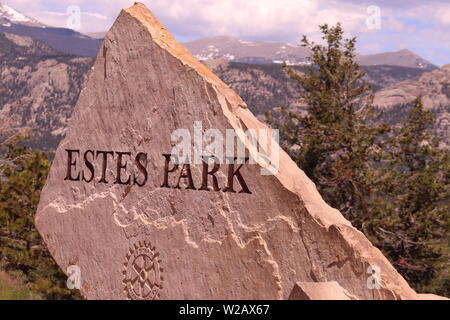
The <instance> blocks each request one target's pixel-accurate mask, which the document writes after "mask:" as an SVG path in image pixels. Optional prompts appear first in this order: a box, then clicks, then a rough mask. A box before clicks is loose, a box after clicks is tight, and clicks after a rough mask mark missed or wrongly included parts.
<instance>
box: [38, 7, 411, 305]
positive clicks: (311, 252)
mask: <svg viewBox="0 0 450 320" xmlns="http://www.w3.org/2000/svg"><path fill="white" fill-rule="evenodd" d="M199 121H200V122H201V123H202V126H203V131H205V130H207V129H217V130H219V131H220V132H221V133H223V134H224V135H225V131H226V130H227V129H232V130H238V129H243V130H247V129H267V127H266V126H265V125H264V124H262V123H260V122H259V121H258V120H257V119H256V118H255V117H254V116H253V115H252V113H251V112H250V111H249V110H248V108H247V106H246V104H245V103H244V102H243V101H242V99H241V98H240V97H239V96H237V95H236V94H235V93H234V92H233V91H232V90H231V89H230V88H228V87H227V86H226V85H225V84H224V83H223V82H222V81H220V80H219V79H218V78H217V77H216V76H215V75H214V74H213V73H212V72H211V71H209V70H208V69H207V68H206V67H205V66H204V65H202V64H201V63H200V62H198V61H197V60H196V59H195V58H194V57H193V56H192V55H191V54H190V53H189V52H188V51H187V50H186V49H185V48H184V47H183V46H182V45H181V44H179V43H178V42H177V41H175V40H174V39H173V37H172V36H171V35H170V34H169V32H168V31H167V30H166V29H165V28H164V27H163V26H162V25H161V24H160V23H159V22H158V21H157V20H156V18H155V17H154V16H153V15H152V14H151V13H150V12H149V11H148V9H146V8H145V6H143V5H142V4H136V5H134V6H133V7H131V8H129V9H125V10H123V11H122V12H121V13H120V15H119V17H118V18H117V21H116V22H115V23H114V25H113V27H112V28H111V30H110V31H109V32H108V34H107V35H106V38H105V41H104V43H103V45H102V47H101V49H100V53H99V56H98V57H97V60H96V62H95V65H94V67H93V70H92V72H91V74H90V76H89V79H88V83H87V86H86V88H85V89H84V90H83V91H82V93H81V95H80V98H79V101H78V104H77V106H76V109H75V111H74V115H73V118H72V120H71V123H70V126H69V129H68V133H67V136H66V138H65V140H64V141H63V142H62V143H61V145H60V146H59V148H58V150H57V153H56V156H55V160H54V162H53V165H52V168H51V171H50V174H49V177H48V181H47V183H46V186H45V188H44V190H43V191H42V195H41V202H40V204H39V209H38V213H37V216H36V225H37V227H38V229H39V232H40V233H41V235H42V237H43V239H44V240H45V242H46V243H47V245H48V247H49V249H50V252H51V254H52V255H53V257H54V258H55V260H56V261H57V263H58V264H59V265H60V267H61V268H62V269H63V270H64V271H66V270H67V268H68V267H70V266H72V265H76V266H78V267H79V268H80V269H79V270H80V271H81V292H82V294H83V295H84V296H85V297H86V298H88V299H287V298H288V297H289V296H290V294H291V291H292V289H293V288H294V285H295V283H297V282H328V281H336V282H337V283H338V284H339V285H340V286H341V287H342V288H343V289H345V290H346V292H348V293H349V294H351V295H352V296H355V297H356V298H358V299H416V298H418V295H417V294H416V293H415V292H414V291H413V290H412V289H411V288H410V287H409V285H408V284H407V283H406V282H405V280H404V279H403V278H402V277H401V276H400V275H399V274H398V273H397V272H396V271H395V269H394V268H393V267H392V265H391V264H390V263H389V262H388V260H387V259H386V258H385V257H384V256H383V255H382V254H381V252H380V251H379V250H378V249H376V248H375V247H373V246H372V244H371V243H370V242H369V241H368V240H367V239H366V238H365V237H364V235H363V234H362V233H360V232H359V231H357V230H356V229H355V228H353V227H352V226H351V224H350V223H349V222H348V221H347V220H346V219H344V217H343V216H342V215H341V213H340V212H339V211H337V210H335V209H333V208H331V207H329V206H328V205H327V204H326V203H325V202H324V201H323V199H322V198H321V196H320V195H319V193H318V192H317V190H316V188H315V186H314V184H313V183H312V182H311V181H310V180H309V179H308V178H307V177H306V175H305V174H304V173H303V172H302V171H301V170H300V169H299V168H298V167H297V166H296V164H295V163H294V162H293V161H292V160H291V159H290V158H289V157H288V155H287V154H286V153H284V152H283V151H282V150H280V149H279V147H278V145H276V149H275V151H279V167H278V171H277V172H276V174H274V175H262V174H261V168H262V166H263V163H262V162H257V163H254V164H249V163H247V164H245V165H243V166H242V167H240V169H239V170H240V171H239V172H238V173H239V174H240V176H239V174H237V173H236V172H235V171H236V170H237V168H238V167H237V166H236V167H234V168H233V170H232V171H231V181H232V182H234V186H233V188H234V189H235V191H241V193H239V192H235V193H233V192H230V191H231V189H233V188H228V189H227V188H226V186H228V187H230V185H229V184H230V166H229V165H221V166H220V169H219V170H218V171H217V172H216V178H217V182H218V183H217V186H215V185H214V178H213V177H211V176H209V175H206V177H207V178H209V180H208V183H209V189H210V190H209V191H208V190H198V189H204V188H201V185H202V183H201V182H203V181H202V173H203V169H204V168H203V165H199V164H193V165H192V166H191V167H190V168H189V169H190V174H191V175H192V177H193V179H192V180H193V181H190V179H189V172H188V169H187V168H185V167H184V166H183V167H181V165H180V166H179V168H178V170H175V169H174V170H173V172H170V173H168V174H167V176H168V179H167V181H165V179H164V178H165V172H166V171H172V170H171V169H172V167H173V164H172V163H170V162H169V163H168V164H167V163H166V160H167V159H166V158H165V156H163V155H167V154H171V152H172V148H173V146H174V142H173V140H172V139H171V135H172V133H173V132H174V131H175V130H177V129H183V128H186V129H188V130H191V131H193V130H194V126H195V124H196V123H198V122H199ZM241 138H242V137H241ZM242 139H244V138H242ZM262 142H263V141H261V140H260V138H258V143H262ZM247 151H248V152H250V153H251V152H252V151H251V150H250V149H249V150H247ZM168 160H169V161H170V160H171V158H169V159H168ZM166 165H167V167H166ZM181 169H183V171H181ZM207 169H208V168H207ZM227 170H228V171H227ZM233 173H236V174H233ZM180 174H183V175H184V177H182V178H181V179H179V175H180ZM242 180H244V181H242ZM177 181H181V182H182V183H181V184H180V186H179V188H174V186H176V184H177ZM244 185H245V186H244ZM167 186H168V187H167ZM214 186H215V187H216V188H212V187H214ZM218 188H220V189H221V190H219V191H215V190H214V189H218ZM373 266H376V268H375V269H376V270H379V278H377V279H380V281H379V284H380V285H379V286H375V287H374V286H372V285H368V283H369V282H370V281H369V280H370V277H373V275H372V274H370V273H369V274H368V273H367V271H368V268H369V270H374V268H373ZM370 268H372V269H370ZM377 268H378V269H377ZM377 277H378V275H377Z"/></svg>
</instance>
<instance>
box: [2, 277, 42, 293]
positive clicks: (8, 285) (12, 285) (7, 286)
mask: <svg viewBox="0 0 450 320" xmlns="http://www.w3.org/2000/svg"><path fill="white" fill-rule="evenodd" d="M0 300H40V297H39V296H38V295H37V294H35V293H33V292H31V291H30V290H29V289H28V288H27V287H26V286H25V285H24V284H22V283H20V282H18V281H16V280H14V279H12V278H11V277H10V276H9V275H8V274H6V273H5V272H2V271H0Z"/></svg>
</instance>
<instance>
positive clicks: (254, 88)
mask: <svg viewBox="0 0 450 320" xmlns="http://www.w3.org/2000/svg"><path fill="white" fill-rule="evenodd" d="M205 64H206V65H207V66H209V67H210V68H211V69H213V70H214V72H215V73H216V74H217V75H218V76H219V77H220V78H221V79H222V80H223V81H224V82H225V83H227V84H228V85H229V86H230V87H231V88H232V89H234V90H235V91H236V92H237V93H238V94H239V95H240V96H241V97H242V98H243V99H244V100H245V101H246V102H247V104H248V106H249V108H250V109H251V110H252V111H253V112H254V113H255V114H263V113H264V112H266V111H269V110H271V109H273V108H277V107H285V108H288V109H290V110H297V111H299V112H300V111H301V110H303V109H304V107H305V106H304V105H303V104H302V103H301V101H300V100H299V92H300V91H301V88H300V86H299V85H298V84H297V83H296V82H295V81H293V80H291V79H290V78H289V77H288V76H287V75H286V74H285V72H284V71H283V69H282V68H281V66H280V65H277V64H265V65H264V64H246V63H236V62H228V61H225V60H210V61H206V62H205ZM294 68H295V69H297V70H298V71H300V72H302V71H303V70H304V67H302V66H296V67H294ZM363 70H364V71H366V72H367V75H366V77H365V80H366V81H368V82H369V83H371V84H372V86H373V88H374V90H379V89H381V88H385V87H388V86H391V85H393V84H395V83H397V82H400V81H404V80H416V79H419V77H420V76H421V75H422V74H423V73H424V72H425V70H423V69H417V68H407V67H396V66H366V67H363Z"/></svg>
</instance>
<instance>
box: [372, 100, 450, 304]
mask: <svg viewBox="0 0 450 320" xmlns="http://www.w3.org/2000/svg"><path fill="white" fill-rule="evenodd" d="M433 123H434V119H433V114H432V112H431V111H429V110H424V108H423V104H422V101H421V99H420V98H417V99H416V101H415V103H414V107H413V108H412V109H411V111H410V112H409V114H408V117H407V119H406V120H405V121H403V122H402V123H401V124H400V125H399V126H398V128H396V129H395V130H394V131H393V134H392V136H391V138H390V139H389V140H388V141H387V143H386V148H385V149H386V153H387V155H388V157H387V160H386V161H384V163H383V165H382V166H380V170H379V172H380V176H379V180H378V183H377V185H378V187H377V188H378V190H377V196H375V197H374V202H373V203H372V206H371V212H372V215H371V221H369V222H368V226H370V227H368V229H370V230H368V231H369V234H371V235H372V237H373V239H374V240H375V241H376V243H377V244H378V246H379V247H380V249H382V250H383V251H384V252H385V253H386V254H387V255H388V256H389V257H390V258H391V260H392V261H393V262H394V265H395V266H396V267H397V269H398V270H399V271H400V272H401V273H402V275H403V276H404V277H405V278H406V279H407V280H409V282H410V283H411V284H413V285H414V286H415V287H416V289H418V290H420V291H423V292H427V291H428V292H430V291H431V292H434V293H437V294H441V295H445V296H450V246H449V239H450V231H449V230H450V203H449V196H450V184H449V177H450V156H449V153H448V151H447V150H443V149H440V148H439V144H440V139H438V138H437V137H435V136H434V135H433V133H432V130H431V127H432V125H433Z"/></svg>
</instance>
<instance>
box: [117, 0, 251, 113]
mask: <svg viewBox="0 0 450 320" xmlns="http://www.w3.org/2000/svg"><path fill="white" fill-rule="evenodd" d="M122 11H123V12H125V13H127V14H129V15H131V16H132V17H133V18H135V19H137V20H138V21H139V22H141V23H142V24H143V25H144V26H145V27H146V28H147V30H148V31H149V33H150V35H151V37H152V39H153V41H154V42H155V43H156V44H158V45H159V46H160V47H161V48H162V49H165V50H166V51H168V52H169V53H171V54H172V55H173V56H174V57H176V58H177V59H179V60H180V61H181V62H182V63H183V64H185V65H188V66H189V67H191V68H192V69H194V70H195V71H197V72H198V73H199V74H200V75H201V76H202V77H204V78H206V79H207V80H208V81H209V82H210V83H212V84H213V85H215V86H219V87H221V89H222V91H223V93H224V94H225V95H226V97H227V99H229V100H231V101H233V102H236V103H237V104H238V105H239V106H241V107H243V108H247V104H246V103H245V102H244V101H243V100H242V99H241V98H240V97H239V96H238V95H237V94H236V93H235V92H234V91H233V90H231V89H230V88H229V87H228V86H227V85H226V84H225V83H224V82H223V81H222V80H220V79H219V78H218V77H217V76H216V75H215V74H214V73H213V72H212V71H211V70H209V69H208V68H207V67H206V66H205V65H204V64H202V63H201V62H200V61H198V60H197V59H196V58H195V57H194V55H193V54H192V53H190V52H189V51H188V50H187V49H186V48H185V47H184V46H183V45H182V44H181V43H179V42H178V41H177V40H175V38H174V37H173V36H172V34H171V33H170V32H169V31H168V30H167V29H166V27H164V26H163V25H162V24H161V23H160V22H159V21H158V19H157V18H156V17H155V15H154V14H153V13H152V12H151V11H150V10H149V9H148V8H147V6H146V5H145V4H143V3H141V2H135V3H134V5H133V6H132V7H129V8H127V9H123V10H122Z"/></svg>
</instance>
